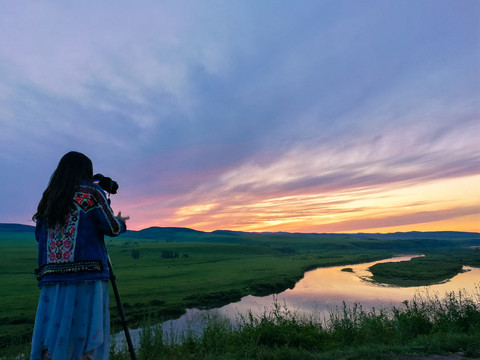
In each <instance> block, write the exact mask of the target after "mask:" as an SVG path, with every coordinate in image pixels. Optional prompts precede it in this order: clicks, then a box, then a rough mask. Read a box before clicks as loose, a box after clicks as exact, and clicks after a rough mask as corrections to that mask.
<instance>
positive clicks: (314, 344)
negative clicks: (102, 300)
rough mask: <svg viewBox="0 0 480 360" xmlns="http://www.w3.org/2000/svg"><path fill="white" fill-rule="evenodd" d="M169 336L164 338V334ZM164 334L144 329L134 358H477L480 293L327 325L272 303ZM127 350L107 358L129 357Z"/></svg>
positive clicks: (339, 314)
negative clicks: (258, 311)
mask: <svg viewBox="0 0 480 360" xmlns="http://www.w3.org/2000/svg"><path fill="white" fill-rule="evenodd" d="M166 335H167V336H166ZM180 340H181V342H178V338H175V337H173V336H171V335H170V336H168V334H165V333H164V331H163V330H162V328H161V326H153V327H152V326H147V327H145V328H144V329H143V331H142V333H141V339H140V345H141V346H140V348H139V349H137V353H138V358H139V360H147V359H148V360H150V359H151V360H154V359H211V360H216V359H262V360H263V359H265V360H266V359H271V360H280V359H385V358H390V357H392V356H400V355H401V356H409V355H421V354H432V353H437V354H442V353H448V352H457V351H462V352H463V353H464V354H465V355H467V356H474V357H476V356H480V291H479V290H478V288H477V291H476V292H475V294H467V293H466V291H464V290H462V291H458V292H451V293H447V294H445V295H444V296H439V295H430V294H429V293H428V292H427V293H423V294H417V295H416V296H415V297H414V298H413V299H411V300H408V301H405V302H404V303H403V304H402V306H400V307H391V308H382V309H369V310H364V309H363V308H362V306H361V305H358V304H355V305H353V306H347V305H346V304H343V306H341V307H339V308H338V309H336V311H331V312H330V314H329V315H328V316H327V318H326V319H320V318H319V317H318V316H316V315H311V316H305V315H301V314H298V313H296V312H295V311H292V310H291V309H289V308H288V307H287V306H285V305H281V304H279V303H278V302H277V301H274V304H273V306H272V309H271V310H268V311H265V312H264V313H263V314H262V315H258V316H256V315H253V314H252V313H248V314H247V315H243V316H242V315H239V316H238V318H237V321H236V322H234V323H233V322H230V321H229V320H227V319H225V318H221V317H218V316H216V317H211V318H209V319H207V322H206V325H205V328H204V331H203V333H201V334H195V333H187V334H185V335H183V336H182V338H181V339H180ZM128 358H129V356H128V353H127V352H126V351H120V352H118V353H115V352H114V351H113V352H112V356H111V359H112V360H123V359H128Z"/></svg>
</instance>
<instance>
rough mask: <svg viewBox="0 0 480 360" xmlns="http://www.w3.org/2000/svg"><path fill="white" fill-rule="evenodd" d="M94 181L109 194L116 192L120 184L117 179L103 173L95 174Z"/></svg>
mask: <svg viewBox="0 0 480 360" xmlns="http://www.w3.org/2000/svg"><path fill="white" fill-rule="evenodd" d="M93 181H94V182H96V183H98V185H100V187H101V188H102V189H103V190H104V191H106V192H107V193H109V194H116V193H117V190H118V184H117V182H116V181H114V180H112V178H109V177H107V176H103V175H102V174H95V175H93Z"/></svg>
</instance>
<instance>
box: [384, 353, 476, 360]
mask: <svg viewBox="0 0 480 360" xmlns="http://www.w3.org/2000/svg"><path fill="white" fill-rule="evenodd" d="M475 359H480V358H478V357H475V358H472V357H467V356H464V355H463V353H461V352H458V353H454V354H449V355H428V356H413V357H404V356H402V357H396V358H393V359H392V360H475Z"/></svg>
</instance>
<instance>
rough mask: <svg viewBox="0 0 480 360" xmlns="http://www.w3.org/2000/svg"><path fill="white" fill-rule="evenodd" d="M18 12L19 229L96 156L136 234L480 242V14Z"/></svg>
mask: <svg viewBox="0 0 480 360" xmlns="http://www.w3.org/2000/svg"><path fill="white" fill-rule="evenodd" d="M0 7H1V9H2V11H1V12H0V78H1V79H2V81H1V82H0V126H1V128H2V131H1V133H0V148H1V151H0V167H1V169H2V175H1V177H0V189H1V190H0V192H1V202H0V222H16V223H26V224H31V221H30V220H29V219H30V218H31V215H32V214H33V213H34V211H35V208H36V205H37V203H38V201H39V199H40V197H41V193H42V191H43V190H44V188H45V187H46V185H47V182H48V179H49V176H50V175H51V173H52V172H53V170H54V169H55V167H56V164H57V163H58V160H59V159H60V157H61V156H62V155H63V154H64V153H65V152H67V151H70V150H77V151H81V152H83V153H85V154H86V155H88V156H89V157H90V158H91V159H92V160H93V162H94V167H95V170H96V172H101V173H103V174H104V175H108V176H111V177H113V178H114V179H115V180H117V181H118V182H119V184H120V191H119V193H118V194H117V195H115V196H113V198H112V205H113V207H114V209H115V210H122V212H123V213H125V214H129V215H130V216H131V220H130V223H129V224H130V226H131V227H132V228H137V229H139V228H143V227H147V226H188V227H193V228H196V229H199V230H214V229H219V228H224V229H226V228H228V229H237V230H247V231H266V230H268V231H270V230H286V231H317V232H330V231H335V232H339V231H353V232H355V231H365V230H369V231H382V232H385V231H397V230H413V229H418V230H439V229H441V230H446V229H451V230H465V231H480V227H479V225H478V224H480V215H479V214H480V205H479V204H480V190H479V181H480V143H479V141H478V136H479V134H480V119H479V109H480V106H479V104H480V102H479V100H480V99H479V94H480V72H479V65H478V64H479V63H480V61H479V60H480V47H479V44H480V43H479V40H480V27H479V19H480V3H479V2H478V1H469V0H447V1H446V0H432V1H430V0H415V1H409V0H402V1H388V0H386V1H380V0H376V1H354V0H351V1H323V0H318V1H316V0H315V1H313V0H308V1H296V2H287V1H210V0H208V1H164V2H157V1H136V2H127V1H115V2H113V1H106V2H101V3H99V2H94V1H84V2H74V1H63V2H58V1H42V2H33V1H16V2H9V1H0Z"/></svg>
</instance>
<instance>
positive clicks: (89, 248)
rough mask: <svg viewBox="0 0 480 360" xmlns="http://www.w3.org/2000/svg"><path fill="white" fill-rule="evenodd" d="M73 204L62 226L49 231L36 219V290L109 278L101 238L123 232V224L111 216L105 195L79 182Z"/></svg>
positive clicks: (43, 221)
mask: <svg viewBox="0 0 480 360" xmlns="http://www.w3.org/2000/svg"><path fill="white" fill-rule="evenodd" d="M73 204H74V208H73V210H72V211H71V212H70V213H69V215H68V216H67V218H66V222H65V223H64V224H62V225H56V226H55V227H53V228H49V227H48V225H47V222H46V219H42V218H39V219H37V224H36V228H35V237H36V239H37V241H38V266H39V268H38V269H36V270H35V272H36V274H37V279H38V286H39V287H42V286H43V285H44V284H49V283H58V282H74V281H83V280H108V279H109V278H110V276H109V275H110V274H109V270H108V262H107V249H106V247H105V242H104V238H103V237H104V235H108V236H117V235H118V234H120V233H122V232H124V231H126V226H125V223H124V222H123V221H122V220H120V219H119V218H117V217H115V216H114V214H113V211H112V209H111V207H110V205H109V203H108V201H107V198H106V196H105V192H104V191H103V190H102V188H101V187H100V186H98V185H96V184H92V183H87V182H82V184H81V185H80V187H79V188H78V190H77V192H76V193H75V196H74V198H73Z"/></svg>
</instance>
